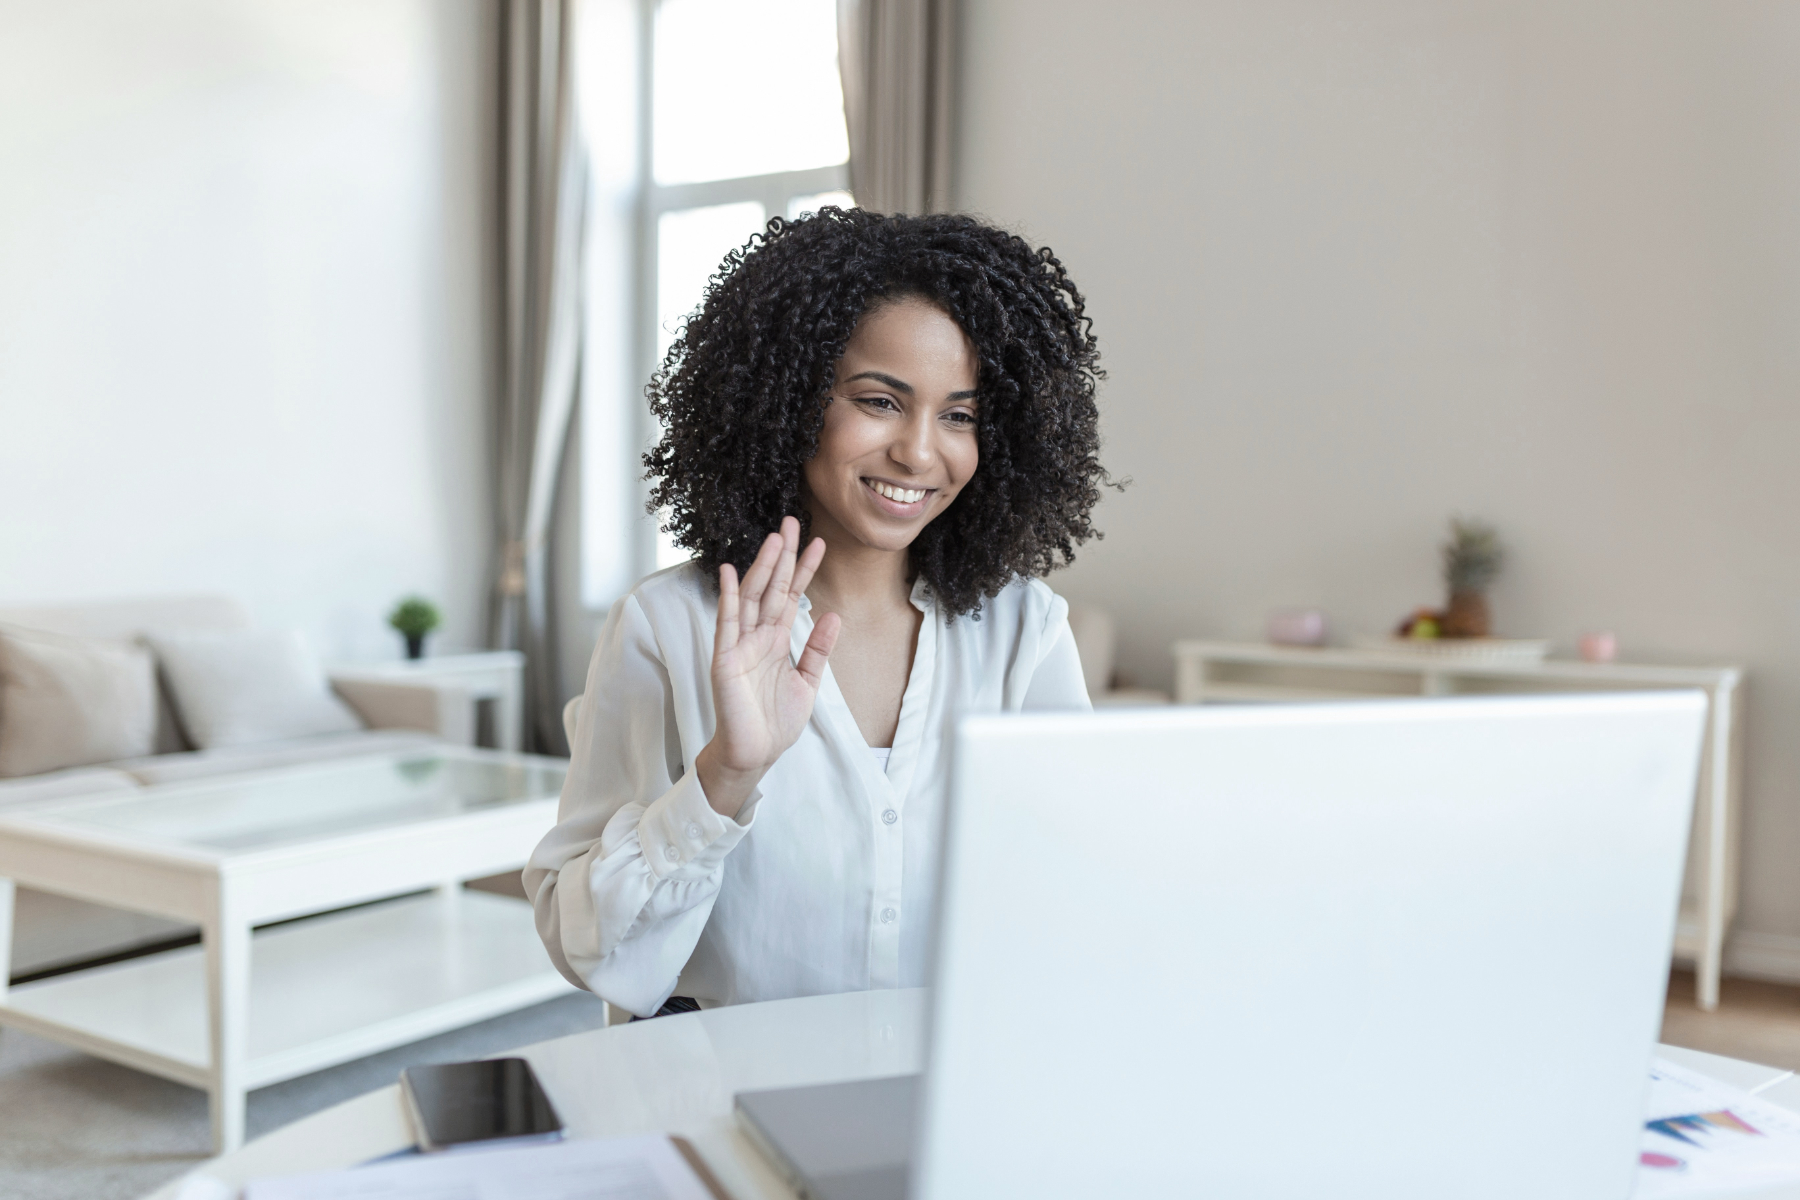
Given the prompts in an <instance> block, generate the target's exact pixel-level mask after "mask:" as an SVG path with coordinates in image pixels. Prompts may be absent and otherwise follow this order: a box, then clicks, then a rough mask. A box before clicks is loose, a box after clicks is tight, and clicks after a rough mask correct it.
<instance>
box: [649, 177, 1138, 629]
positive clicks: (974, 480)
mask: <svg viewBox="0 0 1800 1200" xmlns="http://www.w3.org/2000/svg"><path fill="white" fill-rule="evenodd" d="M908 297H917V298H920V299H924V300H926V301H929V302H930V303H932V304H935V305H937V306H938V307H940V308H942V309H943V310H944V311H945V312H946V313H947V314H949V316H950V317H951V319H952V320H954V321H955V322H956V323H957V324H958V325H959V326H961V327H962V330H963V332H964V333H965V334H966V335H968V338H969V340H970V342H972V343H973V344H974V348H975V354H976V358H977V362H978V378H977V384H976V387H977V421H978V425H977V437H978V438H979V444H980V454H981V457H980V463H979V465H978V466H977V467H976V470H975V473H974V475H973V476H972V477H971V478H970V480H969V482H968V483H967V485H965V486H964V488H963V490H962V492H961V494H960V495H958V496H957V498H956V500H955V501H954V502H953V503H952V504H951V505H950V507H949V508H948V509H946V510H945V511H944V512H943V513H942V514H941V515H940V516H939V517H938V518H937V519H936V520H934V521H932V522H931V523H930V524H929V525H927V526H926V527H925V528H924V530H923V531H921V532H920V534H919V536H918V538H917V539H916V540H915V541H914V542H913V544H912V547H911V551H910V555H911V565H912V569H913V572H914V574H915V576H923V577H924V579H925V581H926V583H927V584H928V585H929V586H930V587H931V589H932V591H933V592H934V593H935V595H936V598H937V601H938V603H939V604H940V605H941V606H942V607H943V608H944V609H945V610H946V611H947V612H948V613H949V614H950V615H952V616H956V615H960V614H963V613H969V612H976V613H978V612H979V610H980V606H981V602H982V601H983V600H984V599H986V598H988V597H991V596H993V595H995V594H996V593H998V592H999V591H1000V589H1001V588H1003V587H1005V586H1006V585H1007V584H1008V583H1010V582H1011V581H1012V580H1013V579H1014V578H1015V577H1017V576H1038V575H1043V574H1045V573H1047V572H1049V571H1051V570H1054V569H1055V568H1057V567H1059V566H1064V565H1067V564H1068V563H1069V562H1072V561H1073V560H1074V557H1075V546H1076V545H1077V544H1079V543H1081V542H1084V541H1086V540H1087V539H1088V538H1090V537H1098V536H1099V534H1098V532H1097V531H1096V530H1095V529H1094V528H1093V525H1092V523H1091V522H1090V520H1089V513H1090V512H1091V510H1092V509H1093V507H1094V505H1095V504H1096V503H1097V502H1098V501H1099V499H1100V490H1099V489H1100V485H1101V484H1104V483H1110V482H1111V481H1110V479H1109V477H1108V476H1107V474H1106V471H1105V470H1104V468H1102V467H1101V465H1100V458H1099V451H1100V433H1099V412H1098V410H1097V409H1096V407H1095V404H1094V386H1095V382H1096V381H1097V380H1098V379H1100V378H1101V377H1102V375H1103V373H1102V371H1101V370H1100V367H1099V351H1098V349H1097V347H1096V345H1095V341H1094V335H1093V332H1092V322H1091V321H1090V320H1089V319H1088V317H1087V316H1086V313H1085V311H1084V304H1083V301H1082V298H1081V293H1080V292H1079V291H1077V290H1076V288H1075V284H1074V283H1073V282H1072V281H1071V280H1070V279H1069V276H1068V272H1066V271H1065V270H1064V269H1063V265H1062V263H1061V262H1060V261H1058V260H1057V257H1056V255H1054V254H1052V253H1051V252H1050V250H1049V249H1048V248H1045V249H1040V250H1034V249H1032V248H1031V246H1030V245H1029V244H1027V243H1026V242H1025V241H1024V240H1023V239H1021V238H1019V237H1018V236H1016V235H1014V234H1010V233H1007V232H1005V231H1004V230H1000V229H996V228H994V227H992V226H990V225H986V224H983V223H982V222H981V221H978V220H976V219H975V218H973V217H968V216H961V215H950V214H938V215H932V216H884V215H881V214H878V213H872V212H866V211H864V210H862V209H849V210H844V209H839V208H835V207H826V208H822V209H820V210H819V211H818V212H817V213H815V214H813V215H811V216H807V217H803V218H801V219H800V220H797V221H789V220H785V219H783V218H781V217H776V218H774V219H772V220H771V221H770V222H769V223H768V226H767V228H766V230H765V231H764V232H762V233H759V234H755V235H753V236H752V237H751V238H750V240H749V242H747V243H746V244H745V245H744V247H743V248H742V249H740V250H734V251H732V253H731V254H729V255H727V256H726V258H725V261H724V263H723V264H721V266H720V268H719V271H718V273H717V274H715V275H714V276H713V277H712V279H711V280H710V281H709V283H708V287H707V291H706V298H705V300H704V301H703V302H702V303H701V305H700V307H699V309H698V310H697V311H696V312H695V313H694V314H693V315H692V316H691V317H690V318H689V319H688V321H687V323H686V325H685V327H684V328H683V330H682V331H681V333H680V335H679V336H678V337H677V338H676V340H675V344H674V345H673V346H671V347H670V349H669V353H668V357H667V358H665V359H664V360H663V365H662V369H661V370H660V371H659V372H657V373H656V374H655V375H654V376H653V377H652V378H651V381H650V385H649V387H648V388H647V389H646V393H647V395H648V396H649V399H650V408H651V411H652V412H654V413H655V414H656V416H657V418H658V419H659V420H660V421H661V422H662V423H663V426H664V431H663V436H662V440H661V441H660V442H658V443H657V445H656V446H655V448H653V449H652V450H651V451H650V452H649V453H647V454H645V455H644V465H645V466H646V467H647V468H648V470H647V472H646V475H645V478H647V479H651V480H654V481H655V483H654V487H653V488H652V490H651V495H650V508H651V509H652V510H653V511H654V510H656V509H659V508H665V507H666V508H667V509H668V514H669V515H668V519H667V523H666V524H665V525H664V527H663V528H664V529H665V530H666V531H667V532H669V533H670V534H671V535H673V537H674V539H675V541H676V543H677V544H679V545H681V546H683V547H684V548H686V549H688V550H690V551H692V552H693V553H694V556H695V557H696V558H697V559H698V561H699V563H700V565H701V566H702V567H703V568H704V569H706V570H707V571H708V573H710V574H711V575H713V576H715V577H716V575H717V573H718V567H719V564H720V563H727V562H728V563H732V564H733V565H735V566H736V567H737V568H738V570H739V571H744V570H746V569H748V567H749V565H750V561H751V560H752V559H753V558H755V557H756V552H757V549H758V547H760V546H761V544H762V542H763V539H765V538H766V537H767V536H768V534H769V531H770V530H772V529H775V528H776V527H777V526H778V525H779V524H780V523H781V520H782V518H783V517H786V516H796V517H798V518H800V520H801V522H802V525H803V526H804V525H805V524H806V523H807V508H806V497H805V489H804V483H803V481H802V469H803V467H804V465H805V464H806V462H807V461H808V460H809V459H811V458H812V456H813V454H814V452H815V451H816V450H817V449H818V440H819V429H820V427H821V426H822V425H823V423H824V419H825V400H826V397H827V396H828V394H829V392H830V389H831V386H832V383H833V379H832V367H833V364H834V363H836V362H837V360H838V359H839V358H841V357H842V356H843V354H844V347H845V345H846V343H848V341H849V339H850V335H851V332H852V331H853V330H854V329H855V328H856V324H857V322H858V321H859V320H860V319H861V318H862V317H863V315H864V314H865V313H866V312H868V311H869V310H870V309H871V308H873V307H875V306H877V305H879V304H882V303H884V302H888V301H892V300H898V299H901V298H908Z"/></svg>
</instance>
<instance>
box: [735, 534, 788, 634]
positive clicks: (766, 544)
mask: <svg viewBox="0 0 1800 1200" xmlns="http://www.w3.org/2000/svg"><path fill="white" fill-rule="evenodd" d="M780 557H781V535H780V534H778V533H771V534H770V535H769V536H768V537H766V538H764V539H763V544H762V549H760V550H758V551H757V552H756V561H755V562H753V563H751V564H750V569H749V570H748V571H746V572H745V573H744V583H743V586H742V587H741V588H740V589H739V595H741V596H742V597H743V606H742V610H741V611H740V612H739V614H738V617H739V619H740V620H742V621H743V623H744V628H745V629H755V628H756V624H757V614H758V612H759V610H760V605H761V604H762V597H763V591H764V590H765V589H766V588H767V587H768V586H769V576H771V575H773V574H774V573H775V563H776V562H777V560H779V559H780Z"/></svg>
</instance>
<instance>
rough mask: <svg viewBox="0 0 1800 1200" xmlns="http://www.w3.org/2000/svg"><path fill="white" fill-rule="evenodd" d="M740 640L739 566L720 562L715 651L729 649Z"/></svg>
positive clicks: (714, 635)
mask: <svg viewBox="0 0 1800 1200" xmlns="http://www.w3.org/2000/svg"><path fill="white" fill-rule="evenodd" d="M737 642H738V582H737V568H736V567H734V566H732V565H731V564H730V563H720V564H719V624H718V628H717V630H716V631H715V632H714V634H713V653H714V654H717V653H718V652H719V651H721V650H729V649H731V648H732V647H733V646H735V645H737Z"/></svg>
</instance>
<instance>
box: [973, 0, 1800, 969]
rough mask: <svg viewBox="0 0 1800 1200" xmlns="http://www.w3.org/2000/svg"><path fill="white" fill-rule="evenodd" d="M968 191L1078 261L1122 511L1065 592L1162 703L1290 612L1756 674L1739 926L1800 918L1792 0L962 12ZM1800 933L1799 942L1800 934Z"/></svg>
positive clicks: (1366, 628)
mask: <svg viewBox="0 0 1800 1200" xmlns="http://www.w3.org/2000/svg"><path fill="white" fill-rule="evenodd" d="M965 22H966V29H965V40H964V52H965V55H964V60H963V70H962V125H961V131H962V141H961V145H960V150H959V155H958V166H959V172H960V178H959V186H960V189H961V193H960V202H961V205H962V207H965V208H968V209H972V210H976V211H979V212H983V213H986V214H988V215H989V216H991V217H993V218H994V219H996V220H998V221H1000V222H1002V223H1005V224H1008V225H1011V226H1014V227H1016V228H1019V229H1020V230H1022V231H1024V232H1026V233H1027V234H1028V235H1029V236H1031V237H1033V238H1034V239H1037V240H1039V241H1041V242H1045V243H1048V244H1049V245H1051V246H1053V247H1054V248H1055V249H1056V251H1057V252H1058V253H1059V254H1060V255H1061V256H1062V257H1063V259H1064V261H1065V262H1066V263H1067V264H1068V265H1069V267H1070V269H1071V271H1072V273H1073V275H1074V277H1075V279H1076V280H1077V281H1078V282H1079V283H1080V285H1081V286H1082V287H1083V288H1084V289H1086V291H1087V294H1088V296H1089V298H1090V300H1091V302H1092V305H1091V311H1092V315H1093V317H1094V319H1095V321H1096V326H1097V332H1098V334H1099V336H1100V339H1101V344H1102V350H1103V353H1104V355H1105V361H1106V364H1107V366H1108V368H1109V370H1110V373H1111V376H1110V379H1109V381H1108V383H1107V384H1106V387H1105V393H1104V411H1105V433H1106V437H1107V451H1106V461H1107V462H1108V464H1109V465H1110V466H1111V467H1112V468H1113V469H1114V470H1115V471H1117V472H1118V473H1119V474H1121V475H1127V476H1131V477H1132V478H1133V480H1134V482H1133V485H1132V487H1131V488H1130V489H1129V490H1128V491H1127V492H1125V493H1124V494H1123V495H1121V496H1118V497H1116V498H1114V499H1110V500H1108V501H1107V502H1106V503H1105V504H1104V506H1103V508H1102V511H1101V524H1102V526H1103V527H1104V529H1105V531H1106V540H1105V541H1103V542H1101V543H1099V544H1097V545H1093V546H1091V547H1090V548H1088V549H1087V550H1086V551H1085V552H1084V553H1083V554H1082V556H1081V560H1080V562H1079V563H1078V564H1077V565H1076V567H1075V568H1073V569H1072V570H1071V571H1069V572H1068V573H1066V574H1065V575H1063V576H1060V577H1058V578H1056V579H1054V580H1053V581H1052V582H1053V583H1054V584H1055V585H1056V586H1057V587H1058V588H1059V589H1061V590H1063V591H1065V592H1067V593H1068V594H1070V595H1072V596H1075V597H1079V598H1085V599H1089V600H1093V601H1098V602H1101V603H1104V604H1106V605H1107V606H1108V607H1110V608H1111V609H1112V610H1113V612H1114V613H1115V614H1116V615H1117V616H1118V617H1120V618H1121V622H1120V624H1121V629H1122V630H1123V646H1122V655H1123V665H1124V667H1125V669H1126V670H1127V671H1128V672H1130V673H1131V674H1132V675H1133V676H1135V677H1136V678H1137V679H1138V680H1139V681H1140V682H1145V683H1154V684H1162V685H1165V686H1166V685H1167V684H1168V682H1169V679H1170V675H1171V670H1170V664H1169V656H1168V645H1169V643H1170V642H1171V641H1172V640H1174V639H1175V638H1177V637H1181V636H1213V637H1228V638H1246V639H1248V638H1255V637H1258V636H1260V634H1261V630H1262V626H1263V620H1264V616H1265V613H1266V612H1267V611H1268V609H1270V608H1271V607H1273V606H1277V605H1320V606H1322V607H1324V608H1325V609H1326V610H1328V612H1329V614H1330V616H1331V618H1332V620H1333V621H1334V623H1335V625H1336V628H1337V631H1338V632H1339V633H1340V634H1341V635H1348V634H1352V633H1357V632H1373V631H1380V630H1383V629H1385V628H1387V627H1389V626H1390V625H1391V624H1393V623H1394V622H1395V621H1397V620H1398V619H1399V618H1400V617H1401V616H1402V615H1403V614H1404V613H1405V612H1406V611H1407V610H1408V609H1410V608H1411V607H1412V606H1414V605H1417V604H1421V603H1432V602H1434V601H1437V600H1439V599H1440V596H1439V594H1438V583H1437V578H1436V564H1435V561H1434V547H1435V544H1436V543H1437V542H1438V541H1439V539H1440V537H1441V535H1442V532H1443V525H1444V522H1445V519H1446V518H1447V517H1448V516H1449V515H1450V514H1452V513H1463V514H1469V515H1473V516H1480V517H1485V518H1488V519H1490V520H1492V521H1494V522H1495V523H1496V524H1497V525H1498V526H1499V528H1500V529H1501V530H1502V532H1503V533H1504V535H1505V536H1506V538H1507V540H1508V541H1509V542H1510V544H1511V547H1512V550H1513V557H1512V562H1511V565H1510V567H1509V569H1508V572H1507V574H1506V577H1505V578H1504V579H1503V581H1502V582H1501V583H1500V585H1499V587H1498V589H1497V591H1496V593H1495V596H1494V602H1495V611H1496V616H1497V621H1498V626H1499V629H1498V631H1499V632H1500V633H1502V634H1508V635H1514V636H1548V637H1554V638H1556V639H1557V641H1558V642H1559V644H1560V645H1561V647H1562V648H1563V651H1564V652H1565V653H1566V652H1569V651H1570V650H1571V649H1572V644H1573V641H1574V638H1575V637H1576V636H1577V635H1578V634H1579V633H1580V632H1581V631H1583V630H1587V629H1596V628H1610V629H1614V630H1617V631H1618V633H1619V636H1620V640H1621V645H1622V647H1623V656H1624V657H1628V658H1631V659H1638V660H1646V661H1668V662H1714V661H1737V662H1743V663H1745V664H1747V665H1748V667H1749V670H1750V676H1749V678H1750V690H1749V697H1748V702H1749V708H1748V736H1749V786H1748V793H1747V808H1748V811H1747V819H1746V835H1747V836H1746V839H1745V853H1746V863H1747V879H1746V885H1745V889H1744V907H1743V911H1742V915H1741V918H1740V922H1739V924H1740V927H1742V928H1748V929H1751V930H1756V931H1763V932H1767V933H1771V934H1785V935H1800V871H1796V870H1794V869H1793V863H1794V861H1795V859H1796V855H1797V854H1800V738H1796V737H1795V736H1794V732H1793V731H1794V730H1795V728H1796V726H1797V725H1800V522H1797V520H1796V513H1797V512H1800V470H1796V469H1795V467H1794V465H1793V463H1794V458H1795V454H1796V450H1797V448H1800V404H1797V403H1796V396H1795V392H1796V384H1797V383H1800V337H1797V336H1796V329H1797V328H1800V72H1796V71H1795V70H1794V69H1793V63H1794V62H1795V61H1796V60H1797V59H1800V6H1796V5H1793V4H1791V3H1783V2H1781V0H1742V2H1739V3H1734V4H1729V5H1715V4H1695V3H1691V2H1687V0H1655V2H1652V3H1600V2H1596V0H1554V2H1545V3H1539V2H1536V0H1494V2H1489V3H1467V2H1453V0H1355V2H1353V3H1344V2H1343V0H1139V2H1138V3H1136V4H1132V5H1118V4H1114V5H1101V4H1092V3H1088V2H1086V0H971V2H970V3H969V5H967V7H966V12H965ZM1795 945H1796V946H1800V943H1795Z"/></svg>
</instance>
